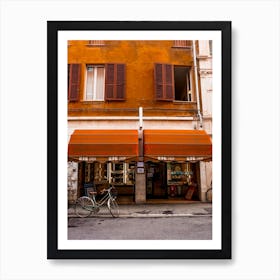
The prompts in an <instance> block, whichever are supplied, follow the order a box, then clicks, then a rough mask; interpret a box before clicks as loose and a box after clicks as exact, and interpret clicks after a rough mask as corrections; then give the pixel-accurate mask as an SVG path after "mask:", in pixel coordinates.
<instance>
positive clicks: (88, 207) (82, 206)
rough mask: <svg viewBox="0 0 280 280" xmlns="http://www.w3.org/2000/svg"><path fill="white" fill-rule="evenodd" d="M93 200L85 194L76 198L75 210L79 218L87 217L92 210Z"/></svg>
mask: <svg viewBox="0 0 280 280" xmlns="http://www.w3.org/2000/svg"><path fill="white" fill-rule="evenodd" d="M93 206H94V204H93V201H92V199H90V198H89V197H87V196H82V197H79V198H78V199H77V202H76V207H75V212H76V215H77V216H79V217H80V218H86V217H88V216H89V215H90V214H91V212H92V211H93Z"/></svg>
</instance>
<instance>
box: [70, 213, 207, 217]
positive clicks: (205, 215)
mask: <svg viewBox="0 0 280 280" xmlns="http://www.w3.org/2000/svg"><path fill="white" fill-rule="evenodd" d="M170 217H212V214H120V216H119V217H118V218H170ZM68 218H79V217H78V216H77V215H75V214H70V215H68ZM87 218H113V217H112V215H110V214H104V215H90V216H89V217H87Z"/></svg>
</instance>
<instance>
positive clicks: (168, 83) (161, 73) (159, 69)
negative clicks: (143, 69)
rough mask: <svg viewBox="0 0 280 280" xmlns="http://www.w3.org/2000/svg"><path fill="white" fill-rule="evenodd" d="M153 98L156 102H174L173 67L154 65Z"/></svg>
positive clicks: (169, 65)
mask: <svg viewBox="0 0 280 280" xmlns="http://www.w3.org/2000/svg"><path fill="white" fill-rule="evenodd" d="M154 74H155V98H156V100H163V101H173V100H174V74H173V65H171V64H159V63H156V64H155V68H154Z"/></svg>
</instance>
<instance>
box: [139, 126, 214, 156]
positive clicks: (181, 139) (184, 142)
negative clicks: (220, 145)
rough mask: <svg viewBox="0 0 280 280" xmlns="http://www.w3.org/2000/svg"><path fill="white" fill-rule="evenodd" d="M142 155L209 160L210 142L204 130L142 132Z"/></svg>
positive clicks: (210, 154) (210, 152)
mask: <svg viewBox="0 0 280 280" xmlns="http://www.w3.org/2000/svg"><path fill="white" fill-rule="evenodd" d="M144 155H145V156H148V157H151V158H164V157H167V158H169V159H170V158H172V157H174V158H175V159H176V158H179V157H180V158H191V157H193V158H198V159H209V158H211V157H212V141H211V138H210V136H209V135H208V134H207V133H206V132H205V131H204V130H144Z"/></svg>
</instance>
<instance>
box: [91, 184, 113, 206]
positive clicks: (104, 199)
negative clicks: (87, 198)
mask: <svg viewBox="0 0 280 280" xmlns="http://www.w3.org/2000/svg"><path fill="white" fill-rule="evenodd" d="M112 188H113V187H110V188H108V189H105V190H104V192H106V194H105V195H103V197H101V199H100V200H98V201H97V200H96V197H95V195H94V194H93V195H92V197H91V198H92V200H93V202H94V204H95V205H96V206H97V207H101V206H103V205H104V204H105V203H107V202H108V200H109V199H113V197H112V195H111V189H112Z"/></svg>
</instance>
